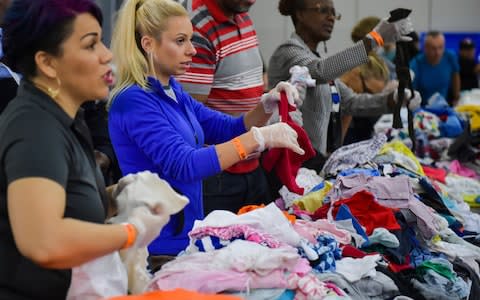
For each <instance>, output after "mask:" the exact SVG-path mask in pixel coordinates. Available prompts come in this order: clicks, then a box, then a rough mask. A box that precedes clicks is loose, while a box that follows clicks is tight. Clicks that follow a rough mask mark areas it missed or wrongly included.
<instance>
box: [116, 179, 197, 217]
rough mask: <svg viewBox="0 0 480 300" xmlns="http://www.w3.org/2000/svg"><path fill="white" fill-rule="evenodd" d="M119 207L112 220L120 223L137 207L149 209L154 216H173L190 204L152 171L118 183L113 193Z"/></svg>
mask: <svg viewBox="0 0 480 300" xmlns="http://www.w3.org/2000/svg"><path fill="white" fill-rule="evenodd" d="M112 194H113V196H114V197H115V198H114V199H116V201H117V205H118V214H117V216H115V217H114V218H112V221H113V222H116V223H119V222H124V220H125V219H126V218H127V217H128V216H129V215H130V214H131V212H132V211H133V209H134V208H135V207H139V206H145V207H148V208H149V209H150V210H151V211H152V212H153V213H154V214H164V215H167V216H168V215H172V214H176V213H177V212H179V211H180V210H181V209H183V207H185V205H187V203H188V202H189V201H188V199H187V198H186V197H185V196H182V195H180V194H178V193H177V192H175V190H173V189H172V187H171V186H170V185H169V184H168V182H166V181H165V180H163V179H161V178H160V177H158V175H157V174H155V173H152V172H150V171H143V172H139V173H136V174H130V175H127V176H125V177H123V178H121V179H120V180H119V181H118V184H117V188H116V189H115V190H114V191H113V193H112Z"/></svg>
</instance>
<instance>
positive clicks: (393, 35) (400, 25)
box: [373, 18, 413, 43]
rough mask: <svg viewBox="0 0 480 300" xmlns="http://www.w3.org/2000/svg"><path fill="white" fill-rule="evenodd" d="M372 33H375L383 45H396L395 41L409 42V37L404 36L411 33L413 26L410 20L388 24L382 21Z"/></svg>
mask: <svg viewBox="0 0 480 300" xmlns="http://www.w3.org/2000/svg"><path fill="white" fill-rule="evenodd" d="M373 31H376V32H377V33H378V34H379V35H380V36H381V37H382V39H383V42H384V43H396V42H397V41H402V42H410V41H411V40H412V38H411V37H409V36H406V34H409V33H410V32H412V31H413V24H412V21H411V20H410V18H405V19H401V20H398V21H396V22H392V23H390V22H388V21H387V19H386V18H385V19H382V20H381V21H380V22H379V23H378V24H377V26H375V28H373Z"/></svg>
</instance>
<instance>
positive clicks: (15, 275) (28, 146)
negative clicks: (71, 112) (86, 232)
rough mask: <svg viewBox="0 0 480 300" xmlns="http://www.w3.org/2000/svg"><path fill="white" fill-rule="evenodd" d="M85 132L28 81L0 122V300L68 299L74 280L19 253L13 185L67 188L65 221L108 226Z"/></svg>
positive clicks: (89, 143)
mask: <svg viewBox="0 0 480 300" xmlns="http://www.w3.org/2000/svg"><path fill="white" fill-rule="evenodd" d="M84 128H86V127H85V126H84V124H83V123H82V120H81V118H78V116H77V117H76V118H75V119H74V120H72V119H71V118H70V117H69V116H68V115H67V114H66V113H65V112H64V111H63V110H62V109H61V108H60V106H58V105H57V104H56V103H55V102H54V101H53V100H52V99H51V98H49V97H48V96H47V95H45V94H44V93H42V92H41V91H39V90H38V89H37V88H35V87H34V86H33V85H32V84H31V83H29V82H28V81H26V80H23V81H22V83H21V85H20V87H19V89H18V94H17V97H16V98H15V99H13V100H12V101H11V103H9V105H8V106H7V108H6V109H5V111H4V112H3V114H2V115H1V116H0V137H1V143H0V299H9V300H11V299H65V297H66V294H67V291H68V288H69V286H70V279H71V270H54V269H45V268H42V267H40V266H38V265H36V264H35V263H34V262H32V261H31V260H29V259H28V258H26V257H24V256H23V255H22V254H21V253H20V252H19V251H18V249H17V247H16V245H15V242H14V239H13V235H12V229H11V227H10V223H9V215H8V211H7V199H6V190H7V187H8V185H9V184H10V183H12V182H13V181H15V180H17V179H20V178H26V177H43V178H48V179H51V180H53V181H55V182H57V183H59V184H60V185H61V186H63V187H64V188H65V191H66V207H65V214H64V216H65V217H68V218H74V219H79V220H84V221H90V222H95V223H103V222H104V220H105V204H104V203H103V202H102V200H103V199H102V197H101V196H100V193H99V190H101V189H103V188H104V186H99V183H98V178H99V176H101V175H100V174H99V173H98V172H99V171H98V168H96V165H95V159H94V156H93V150H92V147H91V141H90V139H89V136H88V133H87V134H85V132H84V130H83V129H84ZM100 178H101V177H100ZM98 186H99V187H98Z"/></svg>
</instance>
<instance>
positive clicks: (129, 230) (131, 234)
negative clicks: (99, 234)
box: [122, 223, 137, 249]
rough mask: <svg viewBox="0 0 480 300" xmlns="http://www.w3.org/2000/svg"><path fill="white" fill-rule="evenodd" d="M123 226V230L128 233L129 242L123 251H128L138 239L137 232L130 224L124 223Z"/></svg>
mask: <svg viewBox="0 0 480 300" xmlns="http://www.w3.org/2000/svg"><path fill="white" fill-rule="evenodd" d="M122 225H123V228H125V231H126V232H127V241H126V242H125V244H124V245H123V246H122V249H127V248H130V247H131V246H132V245H133V243H134V242H135V240H136V239H137V230H136V229H135V227H134V226H133V225H132V224H130V223H122Z"/></svg>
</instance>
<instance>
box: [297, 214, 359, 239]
mask: <svg viewBox="0 0 480 300" xmlns="http://www.w3.org/2000/svg"><path fill="white" fill-rule="evenodd" d="M293 228H294V229H295V231H297V232H298V234H300V235H301V236H303V237H304V238H306V239H307V240H308V241H309V242H310V243H313V244H316V243H317V237H318V236H319V235H321V234H326V235H330V236H332V237H334V238H335V240H337V242H339V243H341V244H350V242H351V240H352V237H351V235H350V233H349V232H348V231H347V230H343V229H338V228H337V226H335V224H333V223H331V222H329V221H328V220H325V219H319V220H316V221H315V222H311V221H304V220H297V221H296V222H295V224H294V225H293Z"/></svg>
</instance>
